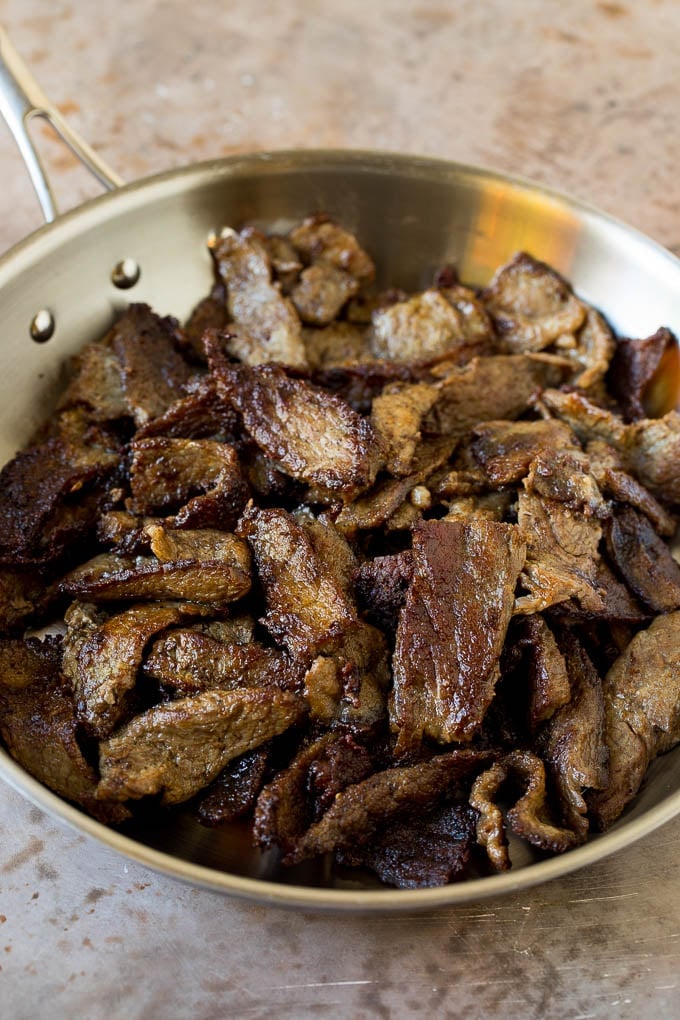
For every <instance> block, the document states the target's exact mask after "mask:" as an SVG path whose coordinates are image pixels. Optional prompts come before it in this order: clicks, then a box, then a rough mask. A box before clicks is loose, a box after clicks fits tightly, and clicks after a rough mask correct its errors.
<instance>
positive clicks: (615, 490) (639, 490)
mask: <svg viewBox="0 0 680 1020" xmlns="http://www.w3.org/2000/svg"><path fill="white" fill-rule="evenodd" d="M591 445H592V444H591ZM589 454H590V450H589ZM590 463H591V468H590V469H591V471H592V473H593V476H594V477H595V479H596V481H597V483H598V485H599V486H600V488H601V490H602V492H603V493H604V495H605V496H609V497H610V498H611V499H615V500H616V501H617V502H618V503H627V504H628V505H629V506H632V507H633V508H634V509H635V510H639V511H640V513H642V514H644V515H645V517H647V518H648V520H650V521H651V523H652V525H653V526H654V530H655V531H657V532H658V533H659V534H660V535H664V536H665V537H666V538H671V537H672V536H673V535H674V534H675V529H676V522H675V518H674V517H673V515H672V514H669V513H668V511H667V510H666V509H665V508H664V507H663V506H662V505H661V503H659V501H658V500H657V499H655V498H654V496H652V494H651V492H649V491H648V490H647V489H645V487H644V485H640V483H639V482H638V481H637V479H636V478H633V476H632V475H629V474H627V473H626V472H625V471H620V470H618V469H617V468H613V467H608V466H601V465H598V464H597V463H594V462H593V458H592V455H591V456H590Z"/></svg>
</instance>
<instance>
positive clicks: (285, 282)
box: [265, 234, 302, 294]
mask: <svg viewBox="0 0 680 1020" xmlns="http://www.w3.org/2000/svg"><path fill="white" fill-rule="evenodd" d="M265 244H266V246H267V251H268V252H269V259H270V261H271V266H272V270H273V273H274V276H275V278H276V279H277V280H278V282H279V283H280V284H281V290H282V292H283V293H284V294H290V291H291V290H292V288H293V287H294V286H295V283H296V281H297V278H298V276H299V275H300V270H301V269H302V262H301V261H300V257H299V255H298V253H297V251H296V250H295V248H294V247H293V244H292V243H291V241H289V239H288V238H287V237H285V236H284V235H283V234H269V235H268V236H267V237H266V238H265Z"/></svg>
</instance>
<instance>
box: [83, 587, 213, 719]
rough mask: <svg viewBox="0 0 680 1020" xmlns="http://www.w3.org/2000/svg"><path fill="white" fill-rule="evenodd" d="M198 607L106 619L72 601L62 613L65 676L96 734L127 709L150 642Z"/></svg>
mask: <svg viewBox="0 0 680 1020" xmlns="http://www.w3.org/2000/svg"><path fill="white" fill-rule="evenodd" d="M200 612H201V610H200V609H199V608H198V607H197V606H192V605H191V604H190V603H187V604H186V605H185V606H182V607H180V606H170V605H163V604H161V603H155V604H154V603H151V604H148V605H141V606H133V607H132V608H131V609H126V610H125V611H124V612H122V613H117V614H116V615H115V616H112V617H110V618H108V619H107V618H106V617H105V616H104V614H103V613H101V612H98V611H97V610H96V608H95V606H92V605H84V604H82V603H78V602H75V603H74V604H73V605H72V606H71V607H70V609H68V610H67V612H66V615H65V617H64V619H65V622H66V625H67V631H66V636H65V638H64V662H63V671H64V675H65V676H66V677H67V678H68V679H69V680H70V681H71V683H72V685H73V695H74V700H75V705H76V716H77V718H78V721H79V722H80V723H82V724H83V726H84V727H85V729H86V730H87V732H88V733H89V734H90V735H91V736H94V737H99V738H103V737H108V736H109V735H110V734H111V733H112V732H113V730H114V729H115V728H116V726H117V725H118V724H119V723H120V722H122V721H123V720H124V719H125V718H126V716H127V715H128V714H129V713H130V711H131V708H132V706H133V704H134V694H133V692H134V688H135V684H136V681H137V673H138V670H139V668H140V667H141V664H142V658H143V656H144V649H145V648H146V645H147V643H148V641H149V640H150V639H151V638H152V637H154V635H155V634H158V633H159V631H163V630H166V629H167V628H168V627H171V626H172V625H173V624H178V623H181V622H182V621H183V620H184V619H186V617H187V616H196V615H198V614H199V613H200Z"/></svg>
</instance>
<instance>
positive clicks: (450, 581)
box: [390, 520, 525, 750]
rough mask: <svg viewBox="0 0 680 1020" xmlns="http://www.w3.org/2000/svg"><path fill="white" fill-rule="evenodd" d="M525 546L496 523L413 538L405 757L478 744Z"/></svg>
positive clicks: (426, 530) (401, 689) (396, 701)
mask: <svg viewBox="0 0 680 1020" xmlns="http://www.w3.org/2000/svg"><path fill="white" fill-rule="evenodd" d="M524 554H525V546H524V543H523V541H522V540H521V538H520V536H519V533H518V531H517V528H516V527H514V526H513V525H508V524H497V523H495V522H493V521H486V520H475V521H470V522H469V523H465V524H462V523H455V522H449V521H428V522H423V523H422V524H419V525H417V527H416V528H415V529H414V532H413V581H412V583H411V585H410V587H409V589H408V592H407V594H406V602H405V604H404V607H403V609H402V610H401V613H400V616H399V626H398V629H397V639H396V647H395V652H394V661H393V673H394V687H393V691H392V695H391V704H390V717H391V724H392V728H393V730H395V731H396V732H397V734H398V740H399V745H400V747H401V748H403V749H404V750H406V749H408V748H409V747H410V746H413V745H414V744H416V745H417V743H418V741H419V740H420V739H421V737H422V736H428V737H431V738H433V739H434V740H438V741H440V742H443V743H446V742H450V741H452V740H459V741H467V740H470V739H471V738H472V737H473V736H474V735H475V733H476V732H477V730H478V729H479V727H480V725H481V723H482V720H483V719H484V715H485V713H486V710H487V708H488V706H489V704H490V703H491V700H492V698H493V695H494V688H495V685H496V681H497V679H498V676H499V666H498V659H499V656H500V653H501V649H502V647H503V642H504V640H505V632H506V630H507V627H508V623H509V622H510V617H511V614H512V607H513V600H514V592H515V584H516V582H517V578H518V575H519V572H520V570H521V569H522V565H523V563H524Z"/></svg>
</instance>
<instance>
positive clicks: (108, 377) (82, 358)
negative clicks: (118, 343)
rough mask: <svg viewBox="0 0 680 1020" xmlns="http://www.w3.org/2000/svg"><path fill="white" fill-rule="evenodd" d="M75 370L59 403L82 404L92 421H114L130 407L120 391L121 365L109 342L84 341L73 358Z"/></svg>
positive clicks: (63, 404)
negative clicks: (85, 342) (78, 352)
mask: <svg viewBox="0 0 680 1020" xmlns="http://www.w3.org/2000/svg"><path fill="white" fill-rule="evenodd" d="M73 369H74V374H73V378H72V379H71V382H70V383H69V385H68V388H67V389H66V391H65V393H64V394H63V395H62V396H61V398H60V400H59V403H58V405H57V406H58V407H59V409H64V408H68V407H77V406H82V407H85V408H86V409H87V413H88V417H90V418H91V419H92V421H100V422H106V421H115V420H116V419H118V418H124V417H126V416H127V415H129V413H130V411H129V408H128V404H127V402H126V400H125V394H124V392H123V380H122V376H121V366H120V362H119V360H118V358H117V357H116V355H115V353H114V352H113V350H112V349H111V346H110V344H108V343H106V342H102V341H95V342H94V343H90V344H87V346H86V347H84V348H83V350H82V351H81V353H80V354H78V355H76V357H75V358H74V360H73Z"/></svg>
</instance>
